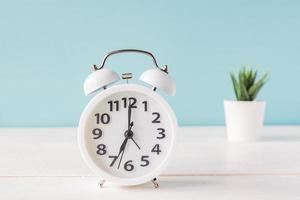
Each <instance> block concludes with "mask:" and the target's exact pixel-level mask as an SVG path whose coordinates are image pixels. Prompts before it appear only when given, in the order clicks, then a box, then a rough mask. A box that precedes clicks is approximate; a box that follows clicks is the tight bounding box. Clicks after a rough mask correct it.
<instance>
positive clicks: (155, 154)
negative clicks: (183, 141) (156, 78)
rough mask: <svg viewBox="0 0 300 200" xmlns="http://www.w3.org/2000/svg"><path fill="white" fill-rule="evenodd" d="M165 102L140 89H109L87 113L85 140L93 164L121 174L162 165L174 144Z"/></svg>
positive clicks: (136, 174)
mask: <svg viewBox="0 0 300 200" xmlns="http://www.w3.org/2000/svg"><path fill="white" fill-rule="evenodd" d="M172 125H173V124H172V121H171V119H170V117H169V112H168V110H166V108H165V106H164V105H163V104H162V103H161V102H160V101H157V100H156V99H155V98H152V97H151V96H150V95H147V94H145V93H142V92H139V91H120V92H115V93H112V94H110V95H108V96H106V97H105V98H102V99H101V100H100V101H98V102H97V103H95V104H94V106H93V107H92V108H91V109H90V110H89V112H88V113H87V119H86V126H85V131H84V132H85V133H84V142H85V146H86V148H87V152H88V154H89V156H90V158H91V159H92V161H93V162H94V164H95V165H96V166H97V167H98V168H101V170H102V171H104V172H105V173H107V174H110V175H113V176H115V177H120V178H134V177H141V176H144V175H147V174H149V173H151V172H152V171H154V170H156V169H157V168H159V167H161V164H162V163H164V161H165V159H166V158H167V156H168V155H169V153H170V151H171V147H172V144H173V139H174V138H173V134H171V133H172V131H174V130H173V129H172V128H173V126H172Z"/></svg>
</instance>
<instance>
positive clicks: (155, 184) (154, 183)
mask: <svg viewBox="0 0 300 200" xmlns="http://www.w3.org/2000/svg"><path fill="white" fill-rule="evenodd" d="M151 182H152V183H153V185H154V188H159V184H158V181H157V178H154V179H152V181H151Z"/></svg>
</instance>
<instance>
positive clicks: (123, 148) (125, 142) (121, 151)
mask: <svg viewBox="0 0 300 200" xmlns="http://www.w3.org/2000/svg"><path fill="white" fill-rule="evenodd" d="M127 141H128V138H126V139H125V140H124V142H123V143H122V145H121V148H120V152H119V155H118V157H119V156H120V154H121V153H122V155H121V158H120V160H119V164H118V169H119V168H120V164H121V162H122V159H123V155H124V151H125V147H126V144H127Z"/></svg>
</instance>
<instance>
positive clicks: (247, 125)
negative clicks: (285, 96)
mask: <svg viewBox="0 0 300 200" xmlns="http://www.w3.org/2000/svg"><path fill="white" fill-rule="evenodd" d="M265 107H266V102H264V101H224V110H225V122H226V129H227V138H228V140H229V141H256V140H259V139H260V138H261V134H262V129H263V122H264V114H265Z"/></svg>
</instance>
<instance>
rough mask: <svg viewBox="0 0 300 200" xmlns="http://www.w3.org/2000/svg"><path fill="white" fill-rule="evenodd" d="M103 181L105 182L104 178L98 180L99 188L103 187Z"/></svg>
mask: <svg viewBox="0 0 300 200" xmlns="http://www.w3.org/2000/svg"><path fill="white" fill-rule="evenodd" d="M104 183H105V180H104V179H103V180H100V182H99V186H100V188H103V185H104Z"/></svg>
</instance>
